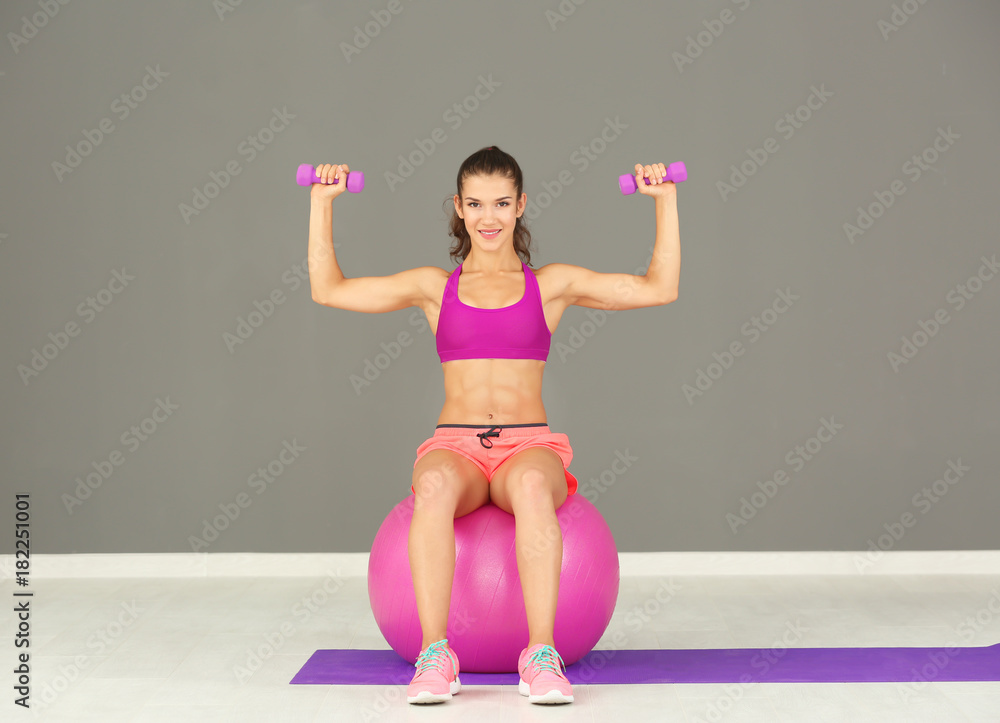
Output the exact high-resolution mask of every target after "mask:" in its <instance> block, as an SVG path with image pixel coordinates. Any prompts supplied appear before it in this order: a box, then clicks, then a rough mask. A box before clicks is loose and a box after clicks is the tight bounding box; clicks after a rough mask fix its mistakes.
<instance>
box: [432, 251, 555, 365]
mask: <svg viewBox="0 0 1000 723" xmlns="http://www.w3.org/2000/svg"><path fill="white" fill-rule="evenodd" d="M463 263H464V262H463ZM521 268H522V269H523V270H524V296H522V297H521V300H520V301H518V302H517V303H515V304H511V305H510V306H504V307H501V308H499V309H479V308H476V307H474V306H466V305H465V304H463V303H462V302H461V301H459V299H458V277H459V276H461V275H462V264H460V265H459V266H458V268H457V269H455V270H454V271H452V272H451V276H449V277H448V283H447V284H445V287H444V297H443V298H442V299H441V312H440V314H439V316H438V329H437V351H438V356H439V357H441V362H442V363H444V362H447V361H454V360H455V359H539V360H541V361H547V360H548V357H549V344H550V342H551V340H552V332H550V331H549V327H548V326H547V325H546V323H545V314H544V313H543V312H542V293H541V291H540V290H539V288H538V280H537V279H536V278H535V274H534V273H533V272H531V270H530V269H529V268H528V267H527V265H526V264H525V263H524V262H523V261H522V262H521Z"/></svg>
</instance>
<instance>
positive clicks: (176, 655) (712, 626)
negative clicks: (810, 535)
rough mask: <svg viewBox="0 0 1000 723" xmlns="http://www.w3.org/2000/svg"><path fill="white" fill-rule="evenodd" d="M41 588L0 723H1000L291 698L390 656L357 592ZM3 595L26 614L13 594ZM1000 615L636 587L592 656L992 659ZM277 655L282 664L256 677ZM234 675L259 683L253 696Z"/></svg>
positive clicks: (754, 700) (942, 713) (749, 709)
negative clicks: (303, 678)
mask: <svg viewBox="0 0 1000 723" xmlns="http://www.w3.org/2000/svg"><path fill="white" fill-rule="evenodd" d="M665 585H666V586H665ZM324 587H325V588H326V590H325V589H324ZM668 587H672V588H673V590H674V591H673V592H672V593H670V594H669V595H668V594H667V593H666V590H667V589H668ZM32 590H33V591H34V593H35V597H34V598H33V602H32V605H33V613H32V618H31V623H32V638H31V644H32V647H31V649H32V653H33V657H32V666H33V667H32V671H31V674H32V695H33V698H34V702H35V706H36V708H35V710H34V711H32V713H26V712H24V711H22V710H21V709H19V708H17V707H16V706H14V705H13V703H12V698H13V685H14V681H13V675H12V668H13V661H14V657H15V652H16V649H15V648H14V647H13V642H12V640H13V634H12V632H11V631H13V630H14V629H15V628H14V622H15V620H14V616H13V612H12V609H13V604H7V603H4V605H3V611H2V612H0V629H3V630H4V631H7V632H5V633H4V635H3V639H4V643H3V645H4V646H5V652H4V653H3V660H4V661H5V662H4V663H3V670H4V675H3V678H2V680H3V682H4V685H3V691H4V697H5V700H4V701H3V704H2V705H3V714H2V715H0V719H2V720H5V721H15V720H32V719H34V720H44V721H80V720H100V721H105V722H108V723H110V722H112V721H182V722H183V723H195V721H351V722H352V723H354V722H356V721H367V720H374V721H382V722H390V721H401V720H425V721H469V720H475V721H477V723H492V722H494V721H593V722H595V723H598V722H602V723H603V722H604V721H619V722H620V723H633V722H636V721H656V722H657V723H664V722H667V721H685V722H686V723H694V722H695V721H704V722H711V723H715V722H718V721H725V722H726V723H739V722H741V721H768V722H771V721H809V722H810V723H811V722H813V721H850V722H851V723H860V722H861V721H878V722H879V723H885V722H886V721H935V722H936V723H951V722H952V721H1000V682H992V683H949V682H933V681H932V682H927V683H922V684H919V685H911V684H881V683H879V684H876V683H864V684H840V683H822V684H752V685H749V686H746V687H744V686H740V685H729V686H727V685H705V684H697V685H634V686H612V685H589V686H588V685H576V686H575V687H574V694H575V696H576V702H574V703H572V704H570V705H564V706H537V705H532V704H530V703H528V702H527V699H526V698H523V697H521V696H519V695H518V694H517V689H516V686H505V687H499V686H466V687H464V688H463V690H462V692H461V693H460V694H458V695H457V696H456V697H455V698H454V699H453V700H452V701H450V702H448V703H444V704H441V705H435V706H410V705H407V704H406V702H405V700H404V699H403V697H402V695H401V694H402V692H403V690H404V688H403V686H343V687H340V686H304V685H289V684H288V683H289V680H291V678H292V677H293V676H294V675H295V673H296V672H297V671H298V670H299V669H300V668H301V667H302V665H303V664H304V663H305V662H306V660H307V659H308V658H309V656H310V655H311V654H312V653H313V652H314V651H315V650H316V649H318V648H346V647H349V648H388V646H387V645H386V643H385V641H384V640H383V638H382V636H381V634H380V633H379V630H378V628H377V626H376V625H375V622H374V619H373V617H372V615H371V611H370V609H369V606H368V595H367V587H366V582H365V579H364V578H358V577H355V578H346V579H339V580H333V579H327V580H325V581H324V580H323V579H320V578H145V579H115V578H106V579H70V578H65V579H50V580H38V579H35V580H33V581H32ZM327 590H329V591H330V592H329V593H328V592H327ZM658 590H660V591H661V592H660V595H659V598H660V599H661V600H663V599H666V600H667V602H666V603H664V604H661V603H659V602H654V601H656V600H657V597H656V592H657V591H658ZM0 592H2V594H3V595H4V600H6V601H14V600H15V599H16V598H14V597H13V596H12V594H13V592H14V586H13V583H12V582H11V581H10V580H9V579H8V580H5V581H4V582H3V584H2V585H0ZM310 599H311V600H314V601H315V603H314V604H313V605H312V610H310V609H308V608H307V607H306V606H305V604H304V603H305V601H307V600H310ZM991 601H993V602H992V608H993V609H1000V604H998V601H1000V576H985V575H955V576H942V575H936V576H930V575H928V576H902V575H897V576H870V577H867V576H849V575H844V576H840V575H838V576H828V577H819V576H813V577H804V576H792V575H784V576H774V577H733V576H711V577H686V576H685V577H674V578H670V579H669V580H668V579H661V578H651V577H646V578H640V577H631V578H623V580H622V588H621V596H620V599H619V603H618V607H617V609H616V612H615V616H614V618H613V620H612V622H611V625H610V627H609V629H608V631H607V633H606V635H605V638H604V639H603V640H602V642H601V643H599V644H598V646H597V648H598V649H600V648H605V649H612V648H614V647H615V643H614V642H613V641H614V640H619V641H621V640H622V637H621V636H622V635H624V636H625V637H626V638H627V641H628V643H627V645H624V646H622V647H628V648H654V647H662V648H688V647H690V648H702V647H706V648H715V647H753V648H770V647H774V648H776V649H780V648H781V647H782V646H783V645H784V643H783V642H782V639H783V638H784V640H785V641H789V642H791V644H792V645H793V646H797V647H825V646H830V647H835V646H840V647H843V646H897V645H898V646H919V647H923V646H949V645H955V644H958V645H990V644H994V643H997V642H1000V614H997V613H994V612H992V611H991V607H990V603H991ZM644 606H645V607H646V609H647V611H648V612H649V615H648V616H647V618H646V619H645V620H643V619H641V618H640V617H638V616H637V615H636V611H635V608H636V607H639V608H642V607H644ZM970 620H971V621H973V622H972V623H971V625H970ZM789 624H794V625H797V626H799V628H800V629H801V630H800V632H794V633H793V632H791V628H790V627H789ZM966 631H967V632H966ZM616 633H619V634H618V635H617V637H615V634H616ZM269 639H270V640H271V641H272V645H273V646H275V652H274V654H271V655H267V650H266V648H265V649H264V653H265V656H266V657H265V659H264V660H263V661H261V662H260V663H259V665H255V663H254V660H253V658H252V655H253V652H252V651H254V650H258V649H260V648H261V646H264V645H266V643H267V641H268V640H269ZM557 643H558V641H557ZM241 668H243V669H246V670H250V669H252V668H256V669H255V672H253V673H252V675H251V676H250V677H249V679H248V680H246V681H245V682H244V681H242V680H241V679H240V677H239V674H238V672H239V670H240V669H241ZM43 700H51V703H49V704H48V705H47V706H45V707H44V710H43V711H38V710H37V709H38V707H40V706H41V704H42V701H43Z"/></svg>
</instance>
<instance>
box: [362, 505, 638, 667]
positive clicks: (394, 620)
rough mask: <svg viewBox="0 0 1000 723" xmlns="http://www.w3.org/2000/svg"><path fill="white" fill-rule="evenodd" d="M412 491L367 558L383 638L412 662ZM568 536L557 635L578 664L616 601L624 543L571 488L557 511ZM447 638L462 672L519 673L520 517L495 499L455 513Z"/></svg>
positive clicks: (523, 626)
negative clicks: (517, 538) (517, 526)
mask: <svg viewBox="0 0 1000 723" xmlns="http://www.w3.org/2000/svg"><path fill="white" fill-rule="evenodd" d="M414 499H415V498H414V495H412V494H411V495H410V496H408V497H407V498H406V499H404V500H403V501H402V502H400V503H399V504H398V505H396V506H395V507H394V508H393V509H392V511H391V512H390V513H389V515H388V516H387V517H386V518H385V520H384V521H383V522H382V525H381V527H379V530H378V533H377V534H376V535H375V541H374V542H373V543H372V551H371V556H370V557H369V560H368V598H369V600H370V602H371V607H372V612H373V613H374V615H375V622H376V623H378V627H379V630H381V631H382V635H384V636H385V639H386V642H388V643H389V645H390V647H392V649H393V650H395V651H396V652H397V653H398V654H399V655H400V656H402V657H403V658H404V659H405V660H407V661H408V662H409V663H411V664H413V663H415V662H416V660H417V656H418V655H419V654H420V643H421V641H422V637H423V636H422V631H421V628H420V618H419V616H418V614H417V602H416V596H415V595H414V592H413V577H412V575H411V572H410V560H409V553H408V546H409V534H410V521H411V520H412V518H413V502H414ZM556 518H557V519H558V520H559V527H560V529H561V530H562V537H563V557H562V568H561V570H560V573H559V596H558V601H557V603H556V619H555V629H554V631H553V634H554V635H553V636H554V638H555V645H556V650H558V651H559V654H560V655H561V656H562V658H563V661H564V662H565V663H566V665H572V664H573V663H575V662H576V661H577V660H579V659H580V658H582V657H583V656H584V655H586V654H587V653H589V652H590V651H591V650H593V648H594V646H595V645H596V644H597V641H598V640H600V638H601V636H602V635H603V634H604V631H605V630H607V627H608V623H609V622H610V621H611V614H612V613H613V612H614V609H615V603H617V601H618V583H619V568H618V549H617V547H616V546H615V541H614V538H613V537H612V535H611V530H610V529H609V528H608V525H607V523H606V522H605V521H604V518H603V517H602V516H601V513H600V512H599V511H598V510H597V508H596V507H594V505H592V504H591V503H590V502H589V501H587V500H586V499H585V498H584V497H583V496H581V495H579V494H575V495H571V496H570V497H568V498H567V499H566V501H565V502H564V503H563V504H562V505H561V506H560V507H559V509H557V510H556ZM447 638H448V645H449V646H450V647H451V648H453V649H454V650H455V652H456V654H457V655H458V659H459V665H460V666H461V668H462V670H463V671H468V672H471V673H513V672H517V657H518V655H519V654H520V653H521V651H522V650H523V649H524V648H525V647H527V645H528V621H527V617H526V616H525V611H524V595H523V593H522V592H521V579H520V577H519V576H518V571H517V552H516V549H515V546H514V516H513V515H510V514H508V513H506V512H504V511H503V510H501V509H500V508H499V507H497V506H496V505H494V504H492V503H489V504H486V505H484V506H483V507H480V508H479V509H477V510H475V511H474V512H472V513H470V514H468V515H465V516H463V517H459V518H457V519H456V520H455V578H454V582H453V583H452V591H451V607H450V608H449V610H448V627H447Z"/></svg>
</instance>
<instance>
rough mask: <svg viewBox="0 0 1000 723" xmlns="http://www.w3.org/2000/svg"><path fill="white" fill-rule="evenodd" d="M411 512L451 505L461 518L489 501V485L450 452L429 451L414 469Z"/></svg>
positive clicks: (469, 463)
mask: <svg viewBox="0 0 1000 723" xmlns="http://www.w3.org/2000/svg"><path fill="white" fill-rule="evenodd" d="M412 489H413V494H414V495H415V496H416V497H415V499H414V501H413V507H414V509H422V508H424V507H426V506H427V505H429V504H434V503H438V504H454V505H455V517H462V516H464V515H467V514H469V513H470V512H472V511H474V510H477V509H479V508H480V507H482V506H483V505H485V504H486V503H487V502H489V501H490V483H489V480H487V479H486V475H485V474H483V471H482V470H481V469H479V467H478V466H477V465H476V464H475V463H474V462H472V461H471V460H469V459H466V458H465V457H463V456H462V455H461V454H459V453H458V452H453V451H452V450H450V449H432V450H431V451H430V452H428V453H427V454H425V455H424V456H423V457H421V458H420V459H419V460H418V461H417V463H416V466H414V468H413V484H412Z"/></svg>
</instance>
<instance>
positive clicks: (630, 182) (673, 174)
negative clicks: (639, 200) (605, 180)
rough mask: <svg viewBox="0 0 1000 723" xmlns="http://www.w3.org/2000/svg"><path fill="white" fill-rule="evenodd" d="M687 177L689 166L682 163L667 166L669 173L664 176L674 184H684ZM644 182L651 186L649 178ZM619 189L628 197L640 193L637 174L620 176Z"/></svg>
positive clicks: (644, 179)
mask: <svg viewBox="0 0 1000 723" xmlns="http://www.w3.org/2000/svg"><path fill="white" fill-rule="evenodd" d="M687 177H688V172H687V166H685V165H684V163H683V162H681V161H677V162H675V163H671V164H670V165H669V166H667V172H666V173H665V174H664V175H663V178H664V180H666V181H673V182H674V183H683V182H684V181H686V180H687ZM642 180H643V181H645V182H646V185H647V186H648V185H649V179H648V178H643V179H642ZM618 188H619V189H620V190H621V192H622V193H623V194H625V195H626V196H627V195H628V194H630V193H635V192H636V191H638V190H639V188H638V186H636V185H635V174H629V173H626V174H625V175H623V176H618Z"/></svg>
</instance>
